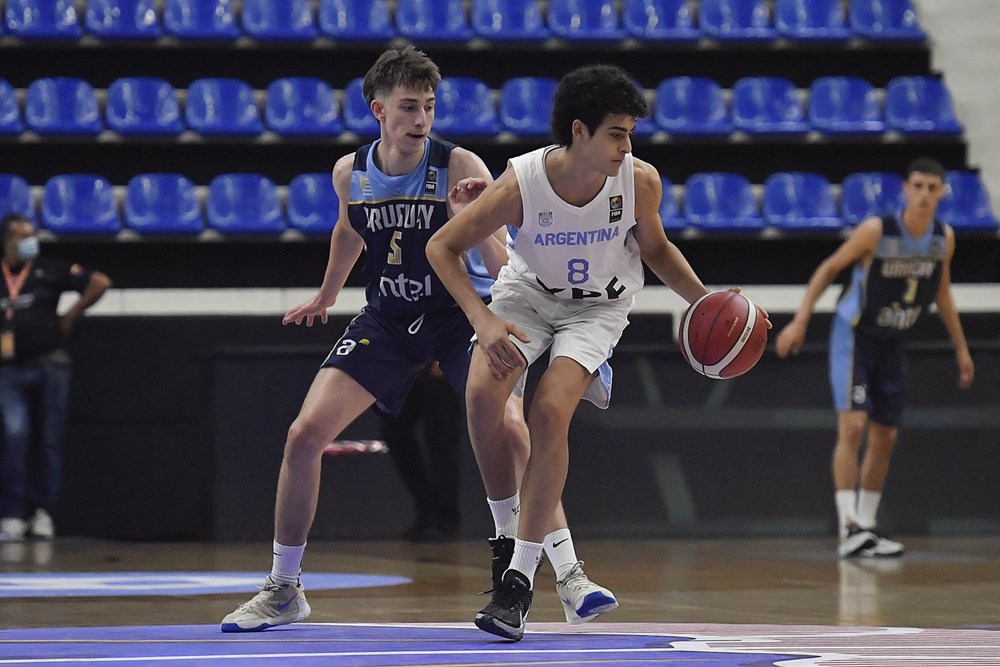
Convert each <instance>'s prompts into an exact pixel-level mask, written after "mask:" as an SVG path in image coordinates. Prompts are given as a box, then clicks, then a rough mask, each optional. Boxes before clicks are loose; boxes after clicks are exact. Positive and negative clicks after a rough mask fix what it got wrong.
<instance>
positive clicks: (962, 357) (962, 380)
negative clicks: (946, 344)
mask: <svg viewBox="0 0 1000 667" xmlns="http://www.w3.org/2000/svg"><path fill="white" fill-rule="evenodd" d="M945 230H946V231H945V239H946V243H947V247H946V250H945V258H944V262H942V266H941V282H940V283H939V284H938V291H937V294H936V295H935V297H934V303H935V304H936V305H937V310H938V315H939V316H940V317H941V322H942V323H943V324H944V328H945V329H947V331H948V336H949V337H950V338H951V344H952V346H954V348H955V363H956V364H957V365H958V386H959V387H961V388H962V389H968V388H969V387H971V386H972V380H973V378H974V377H975V374H976V369H975V366H974V365H973V363H972V355H971V354H969V344H968V342H967V341H966V340H965V332H964V331H963V330H962V322H961V320H959V318H958V308H957V307H956V306H955V298H954V297H953V296H952V292H951V258H952V256H953V255H954V254H955V232H954V231H953V230H952V228H951V227H950V226H948V227H946V228H945Z"/></svg>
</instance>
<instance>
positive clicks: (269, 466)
mask: <svg viewBox="0 0 1000 667" xmlns="http://www.w3.org/2000/svg"><path fill="white" fill-rule="evenodd" d="M773 319H774V321H775V322H776V324H778V325H779V326H780V323H782V322H784V321H787V315H783V314H778V313H775V314H774V315H773ZM965 320H966V327H967V329H968V331H969V336H970V339H971V340H972V341H973V357H974V359H975V362H976V364H977V369H976V370H977V378H976V384H975V387H974V388H973V389H972V390H971V391H968V392H963V391H960V390H958V389H957V388H955V372H954V362H953V357H952V353H951V351H950V347H949V346H948V345H947V344H944V343H943V342H942V341H944V340H945V337H944V334H943V330H942V329H941V326H940V324H939V323H938V322H937V321H936V320H932V321H930V322H928V323H927V324H926V326H924V327H922V328H921V330H920V332H919V335H918V339H917V340H916V341H914V343H913V345H912V346H911V348H912V350H911V355H910V359H911V362H910V379H909V384H908V387H907V391H908V398H907V401H908V403H907V404H908V409H907V412H906V414H905V424H904V427H903V431H902V436H901V439H900V444H899V448H898V451H897V454H896V456H895V458H894V462H893V466H892V469H891V471H890V479H889V483H888V487H887V492H886V497H885V502H884V510H883V511H884V514H885V516H884V517H883V519H884V523H886V525H887V527H888V528H889V529H890V530H895V531H897V532H907V533H924V532H940V531H956V530H971V531H980V530H995V529H996V527H997V519H996V517H998V516H1000V495H998V494H997V493H996V486H995V474H994V473H995V471H996V470H997V468H998V464H1000V448H998V446H997V443H998V442H1000V437H998V436H1000V415H998V413H997V410H996V404H997V394H996V386H997V385H998V383H1000V345H998V343H1000V318H998V317H997V316H995V315H988V314H982V315H966V318H965ZM346 323H347V318H334V319H333V321H331V323H330V324H328V325H327V326H326V327H325V328H323V327H314V328H313V329H305V328H287V327H282V326H281V325H280V322H279V318H277V317H91V318H85V319H84V320H83V321H81V323H80V326H79V329H78V331H77V332H76V335H75V338H74V342H73V350H74V356H75V358H76V366H75V376H74V384H73V396H72V420H71V424H70V429H69V435H68V437H67V442H66V456H65V466H66V480H65V487H64V489H65V490H64V497H63V500H62V503H61V505H60V507H59V512H58V519H59V523H60V529H61V531H63V532H64V533H66V534H80V535H92V536H103V537H116V538H128V539H167V538H171V539H189V538H190V539H194V538H198V539H220V540H222V539H240V540H242V539H255V540H256V539H261V540H266V539H269V537H270V535H271V521H272V516H273V500H274V490H275V485H276V480H277V471H278V465H279V463H280V460H281V449H282V445H283V442H284V435H285V431H286V429H287V427H288V424H289V423H290V422H291V420H292V419H293V418H294V416H295V414H296V412H297V411H298V408H299V405H300V404H301V401H302V398H303V397H304V395H305V392H306V390H307V388H308V385H309V383H310V382H311V380H312V378H313V376H314V374H315V372H316V368H317V366H318V364H319V363H320V362H321V360H322V359H323V357H324V356H325V355H326V353H327V351H328V348H329V346H330V345H331V344H332V341H333V340H335V339H336V338H337V336H338V335H339V333H340V331H341V330H342V328H343V326H345V325H346ZM826 328H827V321H826V318H824V317H823V316H821V315H818V316H817V317H816V318H815V319H814V321H813V324H812V325H811V327H810V342H809V344H808V346H807V349H806V350H805V351H804V352H803V354H802V355H800V357H798V358H797V359H795V360H793V361H781V360H778V359H777V358H776V357H774V356H773V354H771V353H770V352H769V353H768V354H767V356H765V358H764V359H763V360H762V361H761V362H760V364H759V365H758V366H757V367H756V368H755V369H754V370H753V371H752V372H751V373H749V374H747V375H746V376H744V377H741V378H737V379H734V380H728V381H713V380H708V379H706V378H703V377H701V376H699V375H697V374H696V373H694V372H693V371H692V370H691V369H689V368H688V367H686V366H685V365H684V362H683V361H682V359H681V356H680V354H679V352H678V350H677V348H676V346H675V345H674V344H673V342H672V341H671V334H670V332H671V331H672V324H671V322H670V318H669V317H668V316H655V315H638V316H635V317H633V324H632V325H631V326H630V327H629V329H628V330H627V331H626V335H625V337H624V339H623V342H622V344H621V345H620V346H619V348H618V350H617V351H616V354H615V359H614V361H615V364H614V367H615V391H614V400H613V404H612V407H611V409H610V410H608V411H600V410H597V409H595V408H593V407H592V406H589V405H584V406H582V407H581V408H580V409H579V411H578V414H577V417H576V419H575V421H574V423H573V427H572V431H571V436H570V437H571V471H570V478H569V482H568V484H567V490H566V503H567V507H569V508H570V512H571V516H570V519H571V521H572V523H573V526H574V531H575V532H576V533H577V534H580V535H595V536H596V535H630V534H636V535H712V534H718V533H725V534H751V535H752V534H760V533H767V534H802V533H821V534H823V533H827V532H829V531H830V530H832V522H833V503H832V495H831V494H832V487H831V483H830V479H829V477H830V476H829V458H830V452H831V447H832V443H833V436H834V424H835V422H834V412H833V410H832V408H831V407H830V402H829V391H828V389H827V381H826V365H825V364H826V362H825V343H824V338H825V332H826ZM533 379H534V377H533ZM344 437H352V438H354V437H356V438H374V437H377V423H376V421H375V419H374V417H372V416H371V415H365V416H363V417H362V418H361V419H360V420H359V421H358V422H356V423H355V424H354V425H352V427H351V428H350V429H348V431H347V432H346V433H345V436H344ZM462 490H463V511H464V512H465V516H464V523H463V531H464V533H465V534H467V535H469V536H481V534H482V533H483V531H484V530H486V529H487V528H488V527H489V525H490V523H489V522H490V518H489V514H488V510H487V509H486V505H485V502H484V500H483V498H484V493H483V490H482V485H481V482H480V480H479V477H478V473H477V471H476V468H475V463H474V461H473V458H472V454H471V449H469V448H466V450H465V459H464V461H463V478H462ZM411 518H412V510H411V508H410V507H409V503H408V496H407V494H406V492H405V490H404V489H403V487H402V485H401V484H400V483H399V482H398V480H397V479H396V476H395V473H394V471H393V469H392V466H391V463H390V461H389V458H388V457H387V456H384V455H349V456H338V457H327V459H326V461H325V463H324V471H323V487H322V492H321V499H320V511H319V514H318V517H317V522H316V526H315V528H314V531H313V538H314V539H322V538H340V537H391V536H394V535H396V534H398V533H399V532H400V531H402V529H403V528H405V527H406V526H407V525H408V523H409V521H410V520H411Z"/></svg>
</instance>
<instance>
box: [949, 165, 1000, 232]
mask: <svg viewBox="0 0 1000 667" xmlns="http://www.w3.org/2000/svg"><path fill="white" fill-rule="evenodd" d="M945 183H947V184H948V192H947V193H946V194H945V196H944V197H943V198H942V199H941V202H940V203H939V204H938V210H937V215H938V217H939V218H940V219H941V221H942V222H946V223H948V224H949V225H951V226H952V227H954V228H955V230H956V231H962V230H988V231H995V230H996V229H997V219H996V216H994V215H993V210H992V209H991V208H990V196H989V193H988V192H986V188H985V187H984V186H983V182H982V181H981V180H980V178H979V174H977V173H976V172H974V171H949V172H947V173H945Z"/></svg>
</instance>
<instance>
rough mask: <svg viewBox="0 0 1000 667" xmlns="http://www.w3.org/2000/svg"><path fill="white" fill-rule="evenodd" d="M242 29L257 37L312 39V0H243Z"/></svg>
mask: <svg viewBox="0 0 1000 667" xmlns="http://www.w3.org/2000/svg"><path fill="white" fill-rule="evenodd" d="M242 19H243V21H242V23H243V32H244V33H245V34H247V35H248V36H250V37H253V38H254V39H256V40H260V41H311V40H313V39H315V37H316V20H315V19H314V18H313V12H312V0H243V14H242Z"/></svg>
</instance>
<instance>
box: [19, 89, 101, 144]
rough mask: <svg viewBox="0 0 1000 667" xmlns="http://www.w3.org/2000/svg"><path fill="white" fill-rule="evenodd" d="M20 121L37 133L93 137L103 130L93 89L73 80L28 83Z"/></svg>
mask: <svg viewBox="0 0 1000 667" xmlns="http://www.w3.org/2000/svg"><path fill="white" fill-rule="evenodd" d="M24 120H25V123H27V126H28V129H30V130H34V131H35V132H38V133H39V134H96V133H98V132H100V131H101V130H102V129H103V127H102V125H101V117H100V115H99V114H98V111H97V97H96V96H95V94H94V89H93V88H92V87H91V86H90V84H89V83H87V82H86V81H84V80H83V79H77V78H73V77H54V78H48V79H37V80H35V81H32V82H31V84H29V85H28V92H27V94H26V96H25V100H24Z"/></svg>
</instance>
